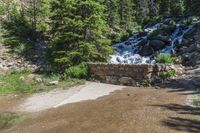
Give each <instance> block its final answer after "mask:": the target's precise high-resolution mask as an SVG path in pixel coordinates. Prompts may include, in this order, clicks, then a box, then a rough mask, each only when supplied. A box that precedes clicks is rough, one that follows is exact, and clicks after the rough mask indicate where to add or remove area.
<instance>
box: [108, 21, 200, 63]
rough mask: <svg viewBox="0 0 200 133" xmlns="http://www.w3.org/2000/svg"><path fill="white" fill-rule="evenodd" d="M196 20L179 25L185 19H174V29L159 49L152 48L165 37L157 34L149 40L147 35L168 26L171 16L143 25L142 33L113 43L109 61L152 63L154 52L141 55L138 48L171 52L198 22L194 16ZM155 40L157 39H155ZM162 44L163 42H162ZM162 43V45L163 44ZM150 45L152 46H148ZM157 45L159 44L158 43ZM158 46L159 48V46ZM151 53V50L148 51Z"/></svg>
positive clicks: (157, 51)
mask: <svg viewBox="0 0 200 133" xmlns="http://www.w3.org/2000/svg"><path fill="white" fill-rule="evenodd" d="M195 19H196V22H195V23H192V24H191V25H189V26H181V23H182V22H183V21H184V20H185V19H179V20H176V21H174V22H175V23H176V24H175V28H174V31H173V32H172V33H171V35H168V38H169V39H168V40H169V42H165V44H166V45H165V46H164V47H163V46H160V47H161V49H159V50H158V49H157V48H152V46H153V47H155V46H156V44H155V43H157V42H159V41H160V42H161V43H163V40H162V39H164V41H166V39H165V38H166V37H162V36H157V39H153V40H154V41H152V42H151V39H149V38H148V37H149V35H150V34H152V33H153V32H155V31H157V30H160V29H163V28H166V27H169V24H167V23H169V21H171V20H172V19H171V18H167V19H165V20H164V21H163V22H161V23H157V24H155V25H153V26H150V27H149V26H145V27H144V34H140V33H135V34H134V35H133V36H131V37H130V38H129V39H128V40H127V41H125V42H121V43H117V44H114V45H113V48H114V49H115V54H114V55H111V59H110V60H109V63H111V64H147V63H148V64H154V63H155V61H154V59H153V56H154V54H150V55H148V56H142V55H141V54H140V50H141V49H142V48H144V47H145V48H144V49H145V50H146V51H147V50H149V51H153V52H154V53H155V52H156V53H171V52H172V51H173V50H174V49H175V48H176V47H177V45H181V44H182V40H183V37H184V35H185V34H187V33H188V32H190V31H191V30H192V29H193V28H194V25H195V24H196V23H198V22H200V19H199V18H195ZM160 39H161V40H160ZM156 40H157V41H156ZM163 44H164V43H163ZM163 44H162V45H163ZM149 45H152V46H149ZM158 45H159V44H158ZM160 47H159V48H160ZM150 53H151V52H150Z"/></svg>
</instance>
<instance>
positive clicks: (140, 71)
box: [88, 63, 179, 86]
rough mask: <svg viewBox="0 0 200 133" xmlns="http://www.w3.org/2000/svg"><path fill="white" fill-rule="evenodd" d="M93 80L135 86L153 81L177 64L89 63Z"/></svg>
mask: <svg viewBox="0 0 200 133" xmlns="http://www.w3.org/2000/svg"><path fill="white" fill-rule="evenodd" d="M88 66H89V69H90V75H91V77H92V79H93V80H98V81H100V82H103V83H110V84H116V85H130V86H137V84H138V83H139V82H141V81H153V80H155V79H156V78H158V76H159V74H160V73H161V72H164V71H169V70H172V69H173V70H175V69H176V68H179V67H178V66H179V65H172V64H156V65H150V64H141V65H130V64H103V63H102V64H100V63H89V64H88Z"/></svg>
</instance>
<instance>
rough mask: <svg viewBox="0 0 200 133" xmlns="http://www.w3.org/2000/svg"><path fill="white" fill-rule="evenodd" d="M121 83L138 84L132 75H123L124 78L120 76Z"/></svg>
mask: <svg viewBox="0 0 200 133" xmlns="http://www.w3.org/2000/svg"><path fill="white" fill-rule="evenodd" d="M120 83H121V84H123V85H133V84H136V83H135V81H134V80H133V79H132V78H130V77H122V78H120Z"/></svg>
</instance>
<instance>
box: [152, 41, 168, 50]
mask: <svg viewBox="0 0 200 133" xmlns="http://www.w3.org/2000/svg"><path fill="white" fill-rule="evenodd" d="M149 46H150V47H152V48H153V49H154V50H155V51H157V50H160V49H163V48H164V47H165V46H166V43H165V42H163V41H161V40H150V41H149Z"/></svg>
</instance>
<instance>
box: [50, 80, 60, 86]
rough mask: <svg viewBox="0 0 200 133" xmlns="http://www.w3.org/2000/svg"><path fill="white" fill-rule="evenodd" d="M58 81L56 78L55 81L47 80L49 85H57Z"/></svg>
mask: <svg viewBox="0 0 200 133" xmlns="http://www.w3.org/2000/svg"><path fill="white" fill-rule="evenodd" d="M58 83H59V81H58V80H56V81H51V82H49V85H58Z"/></svg>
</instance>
